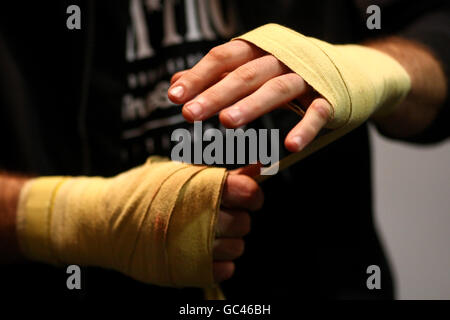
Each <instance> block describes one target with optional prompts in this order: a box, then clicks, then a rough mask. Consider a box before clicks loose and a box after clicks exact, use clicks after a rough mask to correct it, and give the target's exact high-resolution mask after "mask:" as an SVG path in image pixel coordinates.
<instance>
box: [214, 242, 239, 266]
mask: <svg viewBox="0 0 450 320" xmlns="http://www.w3.org/2000/svg"><path fill="white" fill-rule="evenodd" d="M244 247H245V245H244V240H242V239H240V238H220V239H215V240H214V245H213V258H214V260H215V261H227V260H235V259H237V258H239V257H240V256H242V254H243V253H244Z"/></svg>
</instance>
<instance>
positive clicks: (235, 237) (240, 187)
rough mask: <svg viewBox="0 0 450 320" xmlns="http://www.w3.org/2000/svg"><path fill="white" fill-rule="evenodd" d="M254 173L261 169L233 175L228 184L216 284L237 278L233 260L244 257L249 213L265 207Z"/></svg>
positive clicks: (215, 267) (216, 257)
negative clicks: (234, 275) (253, 176)
mask: <svg viewBox="0 0 450 320" xmlns="http://www.w3.org/2000/svg"><path fill="white" fill-rule="evenodd" d="M253 170H255V174H256V173H257V172H259V167H256V166H252V167H249V168H243V169H239V170H235V171H231V172H230V173H229V174H228V177H227V179H226V181H225V186H224V190H223V196H222V205H221V208H220V211H219V216H218V221H217V226H216V239H215V240H214V248H213V257H214V264H213V273H214V279H215V281H216V282H221V281H224V280H227V279H229V278H231V276H232V275H233V273H234V262H233V260H235V259H237V258H239V257H240V256H241V255H242V254H243V252H244V240H243V239H242V237H243V236H245V235H246V234H247V233H248V232H249V231H250V216H249V214H248V212H247V211H248V210H250V211H254V210H258V209H260V208H261V206H262V204H263V198H264V197H263V193H262V191H261V189H260V188H259V186H258V184H257V183H256V182H255V181H254V180H253V179H252V178H250V177H249V176H248V175H251V172H252V171H253ZM256 170H257V171H256Z"/></svg>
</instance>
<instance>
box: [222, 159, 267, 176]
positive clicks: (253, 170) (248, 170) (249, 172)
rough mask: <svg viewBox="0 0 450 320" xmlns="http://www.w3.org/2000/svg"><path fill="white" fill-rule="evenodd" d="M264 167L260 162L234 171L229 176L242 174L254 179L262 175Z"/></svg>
mask: <svg viewBox="0 0 450 320" xmlns="http://www.w3.org/2000/svg"><path fill="white" fill-rule="evenodd" d="M262 167H263V164H262V163H260V162H258V163H255V164H249V165H247V166H245V167H241V168H238V169H235V170H232V171H230V172H229V173H228V174H231V175H233V174H234V175H237V174H242V175H246V176H249V177H252V178H254V177H257V176H259V175H260V173H261V168H262Z"/></svg>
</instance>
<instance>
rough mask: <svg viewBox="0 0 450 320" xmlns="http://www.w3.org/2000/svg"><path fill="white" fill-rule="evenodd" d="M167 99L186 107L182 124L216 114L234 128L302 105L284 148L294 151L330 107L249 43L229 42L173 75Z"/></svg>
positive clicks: (319, 126) (318, 125) (325, 118)
mask: <svg viewBox="0 0 450 320" xmlns="http://www.w3.org/2000/svg"><path fill="white" fill-rule="evenodd" d="M171 83H172V84H171V87H170V89H169V98H170V100H172V101H173V102H175V103H178V104H185V105H184V107H183V115H184V117H185V118H186V120H188V121H190V122H193V121H202V120H205V119H208V118H210V117H211V116H213V115H214V114H216V113H217V112H219V111H220V114H219V119H220V122H221V123H222V124H223V125H224V126H225V127H227V128H237V127H240V126H242V125H245V124H247V123H249V122H251V121H253V120H255V119H256V118H258V117H261V116H262V115H264V114H266V113H268V112H270V111H272V110H274V109H276V108H279V107H281V106H283V105H285V104H286V103H287V102H289V101H292V100H294V99H297V100H298V101H300V103H301V104H302V105H303V106H304V107H307V110H306V114H305V116H304V117H303V119H302V120H301V121H300V122H299V123H298V124H297V125H296V126H295V127H294V128H293V129H292V130H291V131H290V132H289V134H288V136H287V137H286V139H285V146H286V148H287V149H288V150H289V151H291V152H298V151H300V150H302V149H303V148H304V147H305V146H306V145H308V144H309V143H310V142H311V141H312V140H313V139H314V138H315V137H316V135H317V134H318V133H319V131H320V130H321V129H322V128H323V127H324V126H325V125H326V123H327V122H328V120H329V118H330V116H331V111H332V108H331V105H330V104H329V102H328V101H327V100H325V99H324V98H322V97H320V96H319V95H318V94H317V93H315V92H314V90H313V89H312V88H311V87H310V86H309V85H308V84H307V83H306V82H305V81H304V80H303V79H302V78H301V77H300V76H299V75H297V74H296V73H293V72H292V71H291V70H290V69H289V68H288V67H286V66H285V65H284V64H283V63H282V62H280V61H279V60H278V59H277V58H275V57H274V56H272V55H269V54H267V53H266V52H264V51H262V50H261V49H259V48H257V47H256V46H254V45H253V44H251V43H248V42H246V41H242V40H234V41H231V42H228V43H226V44H223V45H220V46H218V47H215V48H213V49H212V50H211V51H210V52H209V53H208V54H207V55H206V56H205V57H204V58H203V59H202V60H200V61H199V62H198V63H197V64H196V65H195V66H194V67H193V68H192V69H190V70H185V71H181V72H179V73H177V74H175V75H174V76H173V77H172V81H171Z"/></svg>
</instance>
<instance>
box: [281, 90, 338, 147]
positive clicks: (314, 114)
mask: <svg viewBox="0 0 450 320" xmlns="http://www.w3.org/2000/svg"><path fill="white" fill-rule="evenodd" d="M331 113H332V107H331V105H330V103H329V102H328V101H327V100H325V99H324V98H318V99H316V100H314V101H313V102H312V104H311V105H310V106H309V107H308V109H307V110H306V113H305V116H304V117H303V119H302V120H301V121H300V122H299V123H298V124H297V125H296V126H295V127H294V128H293V129H292V130H291V131H290V132H289V134H288V135H287V137H286V139H285V146H286V148H287V149H288V150H289V151H291V152H299V151H301V150H302V149H303V148H304V147H306V146H307V145H308V144H309V143H311V141H313V140H314V138H315V137H316V136H317V134H318V133H319V131H320V130H321V129H322V128H323V127H324V126H325V125H326V124H327V123H328V121H329V120H330V117H331Z"/></svg>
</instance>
